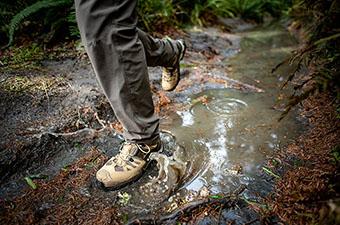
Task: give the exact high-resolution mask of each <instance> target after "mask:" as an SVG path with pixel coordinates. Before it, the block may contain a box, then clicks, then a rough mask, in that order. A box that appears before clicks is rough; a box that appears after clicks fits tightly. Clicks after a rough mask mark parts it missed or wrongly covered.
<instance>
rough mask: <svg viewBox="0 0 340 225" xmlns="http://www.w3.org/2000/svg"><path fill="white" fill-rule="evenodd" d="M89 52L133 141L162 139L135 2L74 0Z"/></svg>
mask: <svg viewBox="0 0 340 225" xmlns="http://www.w3.org/2000/svg"><path fill="white" fill-rule="evenodd" d="M75 3H76V12H77V21H78V26H79V29H80V32H81V36H82V39H83V42H84V44H85V47H86V50H87V53H88V55H89V58H90V60H91V63H92V65H93V68H94V71H95V73H96V75H97V78H98V80H99V83H100V84H101V86H102V88H103V90H104V93H105V95H106V96H107V98H108V99H109V102H110V104H111V106H112V108H113V110H114V112H115V114H116V117H117V119H118V120H119V121H120V122H121V123H122V125H123V127H124V137H125V139H126V140H127V141H131V142H138V143H140V142H143V143H144V142H145V141H149V140H151V139H154V138H157V137H158V135H159V134H158V133H159V131H158V129H159V128H158V127H159V120H158V117H157V116H156V115H155V114H154V105H153V101H152V94H151V90H150V86H149V79H148V71H147V62H146V57H145V55H146V54H145V52H144V47H143V45H142V43H141V40H140V39H139V35H138V30H137V28H136V23H137V15H136V11H135V8H136V3H137V1H136V0H123V1H114V0H75Z"/></svg>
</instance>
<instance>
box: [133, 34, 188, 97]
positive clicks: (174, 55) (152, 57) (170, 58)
mask: <svg viewBox="0 0 340 225" xmlns="http://www.w3.org/2000/svg"><path fill="white" fill-rule="evenodd" d="M138 36H139V39H140V40H141V41H142V43H143V47H144V51H145V54H146V60H147V65H148V66H162V67H163V72H162V88H163V90H165V91H172V90H174V89H175V88H176V86H177V84H178V82H179V80H180V66H179V62H180V60H181V59H182V58H183V56H184V54H185V50H186V46H185V43H184V41H183V40H177V41H175V40H171V39H169V38H167V39H157V38H153V37H152V36H151V35H149V34H147V33H145V32H144V31H142V30H140V29H138Z"/></svg>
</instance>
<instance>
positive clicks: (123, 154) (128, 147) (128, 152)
mask: <svg viewBox="0 0 340 225" xmlns="http://www.w3.org/2000/svg"><path fill="white" fill-rule="evenodd" d="M136 153H137V146H136V145H135V144H130V143H126V144H124V146H123V148H122V150H121V151H120V154H119V156H120V158H121V159H122V160H128V159H129V157H130V156H134V155H136Z"/></svg>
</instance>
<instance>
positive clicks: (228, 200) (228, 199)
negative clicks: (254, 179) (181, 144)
mask: <svg viewBox="0 0 340 225" xmlns="http://www.w3.org/2000/svg"><path fill="white" fill-rule="evenodd" d="M245 188H246V187H245V186H244V185H242V186H240V187H239V188H237V189H236V190H235V191H234V192H233V193H232V194H230V195H227V196H224V197H223V198H218V199H212V198H207V199H202V200H198V201H194V202H189V203H187V204H185V205H183V206H181V207H180V208H178V209H176V210H175V211H174V212H173V213H171V214H168V215H166V216H161V217H160V216H148V217H144V218H136V219H132V220H130V221H129V222H128V223H127V225H133V224H164V223H165V222H166V221H173V220H175V219H177V218H179V217H180V216H182V215H185V214H189V213H190V212H192V211H193V210H195V209H197V208H200V207H205V206H207V205H212V204H222V205H226V204H229V205H230V206H231V205H234V204H235V203H236V202H237V201H238V200H240V198H239V195H240V194H241V193H242V192H243V191H244V190H245Z"/></svg>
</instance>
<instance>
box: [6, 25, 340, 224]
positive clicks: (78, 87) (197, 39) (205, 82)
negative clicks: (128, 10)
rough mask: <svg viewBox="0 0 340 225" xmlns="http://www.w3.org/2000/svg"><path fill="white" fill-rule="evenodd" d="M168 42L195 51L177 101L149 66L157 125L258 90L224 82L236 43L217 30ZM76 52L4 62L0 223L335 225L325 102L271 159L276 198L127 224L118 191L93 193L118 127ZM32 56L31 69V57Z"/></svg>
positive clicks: (330, 119)
mask: <svg viewBox="0 0 340 225" xmlns="http://www.w3.org/2000/svg"><path fill="white" fill-rule="evenodd" d="M244 26H245V28H247V29H248V28H249V27H247V25H244ZM241 27H242V26H241ZM169 36H171V37H173V38H178V37H181V38H184V39H185V40H186V41H187V43H188V45H189V49H188V52H187V54H186V56H185V61H184V63H183V64H182V67H183V68H184V69H183V74H182V80H181V83H180V84H179V86H178V87H177V88H176V90H175V91H174V92H172V93H166V92H164V91H162V90H161V87H160V68H150V83H151V89H152V92H153V94H154V102H155V108H156V112H157V113H158V114H159V115H160V117H161V118H166V117H167V116H168V115H169V114H171V113H173V112H175V111H176V110H178V109H181V108H183V107H184V106H183V102H185V101H186V99H187V98H188V96H189V95H192V94H194V93H198V92H200V91H202V90H205V89H209V88H210V89H219V88H229V89H235V90H240V91H243V92H254V93H257V92H261V91H262V90H261V88H259V87H257V86H256V84H257V82H254V83H251V84H248V83H245V82H241V81H238V80H236V79H231V78H230V77H228V76H224V75H223V74H224V73H228V72H230V71H231V70H232V68H229V67H224V66H223V64H222V63H223V62H224V60H225V59H226V58H228V57H230V54H232V55H234V54H237V52H238V50H239V47H240V40H241V37H240V36H238V35H234V34H231V33H229V32H225V31H223V30H220V29H217V28H204V29H198V31H197V30H196V31H195V32H182V31H171V32H169ZM75 46H76V44H74V43H68V44H67V45H65V46H62V47H60V46H59V47H58V48H56V49H50V50H49V51H50V52H49V55H50V56H51V57H52V58H57V60H55V59H52V60H46V57H45V56H44V53H43V51H42V50H41V49H39V47H37V46H33V47H32V45H31V46H30V47H28V48H26V49H25V48H21V49H17V50H15V51H16V52H15V54H14V53H13V54H12V53H11V52H7V53H5V55H4V58H6V59H7V60H5V61H6V62H9V63H7V65H5V66H2V67H1V68H0V69H1V72H0V121H1V127H0V177H1V178H0V181H1V185H0V222H1V224H124V223H127V222H129V223H131V224H133V223H136V224H138V223H139V222H140V223H142V224H150V223H158V224H163V223H164V224H166V223H168V224H171V223H174V221H176V222H177V223H181V224H182V223H189V224H190V223H191V224H198V223H199V224H213V223H216V222H217V223H220V224H226V223H229V224H260V223H265V222H268V223H278V224H279V223H281V222H280V221H283V222H285V223H288V224H310V223H311V222H312V223H320V224H326V223H329V224H331V223H333V224H335V223H339V215H340V212H339V210H340V208H339V182H338V181H339V160H340V156H339V155H340V150H339V146H340V138H339V137H340V135H339V133H340V129H339V128H340V122H339V119H337V118H336V114H335V108H334V107H335V106H334V105H333V104H334V102H333V103H331V104H326V103H327V102H328V101H326V100H325V99H328V98H330V95H329V94H318V95H316V96H314V97H311V98H309V99H307V100H306V101H305V102H304V103H303V104H302V106H301V108H300V112H299V113H300V114H301V115H300V116H301V117H303V118H305V119H306V120H307V121H308V124H307V125H306V126H305V127H307V128H308V130H306V131H304V132H303V133H302V134H301V135H300V136H299V137H297V138H296V139H295V140H294V142H292V143H290V144H288V145H287V146H285V147H284V148H282V149H280V151H279V152H277V153H275V163H274V161H273V160H268V161H267V162H266V163H265V164H266V167H267V168H269V169H270V170H269V171H271V173H272V174H274V175H276V176H277V178H276V179H271V184H270V185H272V187H273V188H272V189H273V191H272V192H270V193H269V194H268V195H267V196H266V197H265V198H263V199H262V200H261V202H252V201H246V200H245V199H242V198H239V196H238V194H239V193H237V191H236V192H235V194H230V193H228V194H226V195H225V196H224V197H223V198H220V197H219V196H217V197H216V196H215V195H214V196H215V197H216V198H211V196H210V197H209V196H208V197H207V196H206V198H200V199H199V200H198V201H195V202H193V203H187V204H184V205H183V206H182V207H180V208H178V209H177V211H176V210H173V211H172V212H171V213H170V215H169V214H167V215H164V216H163V217H157V219H158V220H156V219H155V218H152V217H148V218H146V217H144V218H139V219H138V218H137V219H135V220H130V219H131V218H128V217H127V214H125V212H124V210H125V211H126V210H127V209H128V208H125V204H126V202H125V200H124V197H122V196H121V195H120V194H121V193H120V192H108V193H107V192H105V193H104V192H103V191H99V192H98V190H97V189H98V186H97V184H96V182H95V179H94V175H95V172H96V171H97V170H98V168H100V166H101V165H103V163H104V162H105V161H106V160H107V159H108V158H109V157H111V156H113V155H114V154H116V153H117V152H118V149H119V145H120V144H121V143H122V140H123V139H122V136H121V131H122V127H121V125H120V124H119V122H117V120H116V119H115V116H114V113H113V111H112V109H111V107H110V105H109V103H108V102H107V100H106V99H105V96H104V95H103V94H102V92H101V90H100V88H99V86H98V84H97V82H96V80H95V78H94V75H93V71H92V69H91V66H90V63H89V61H88V59H87V57H86V55H85V54H84V51H83V50H78V49H77V48H76V47H75ZM70 49H73V50H72V51H70ZM221 49H227V50H228V51H222V50H221ZM32 52H33V54H32ZM30 54H32V55H34V57H33V58H35V59H34V60H32V61H30V60H27V59H26V58H27V57H30ZM27 55H28V56H27ZM14 56H16V57H17V58H16V60H14V59H13V57H14ZM9 59H13V60H12V62H10V60H9ZM42 59H43V60H42ZM2 64H4V63H3V62H2ZM216 68H220V69H216ZM212 70H214V74H215V75H212V74H211V73H210V72H211V71H212ZM218 70H219V71H218ZM216 71H217V72H220V73H217V74H219V75H218V76H216ZM221 74H222V75H221ZM198 101H201V102H203V103H204V101H207V99H205V98H200V99H198ZM161 121H162V120H161ZM143 182H144V180H143V179H141V181H138V183H137V184H136V185H139V184H141V183H143ZM274 185H276V186H274ZM239 191H240V192H242V190H239ZM223 208H234V209H235V210H240V211H242V212H243V213H244V214H243V215H244V218H241V217H242V213H241V214H237V216H235V214H233V215H234V217H233V216H230V215H229V216H225V214H223V215H222V211H221V209H223ZM229 213H230V212H229ZM223 216H225V218H224V220H221V217H223ZM206 217H210V219H209V220H205V218H206ZM211 218H215V219H211ZM226 218H227V219H228V220H227V219H226Z"/></svg>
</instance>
